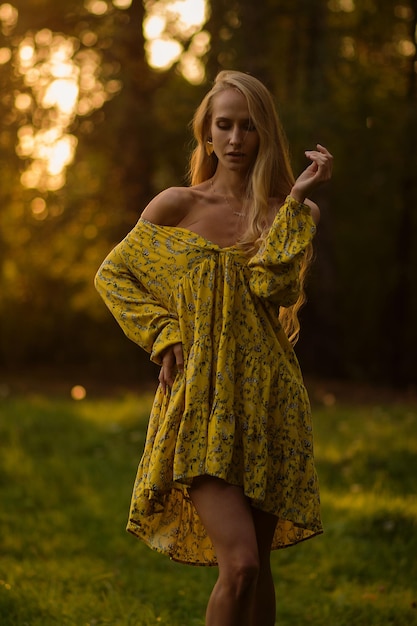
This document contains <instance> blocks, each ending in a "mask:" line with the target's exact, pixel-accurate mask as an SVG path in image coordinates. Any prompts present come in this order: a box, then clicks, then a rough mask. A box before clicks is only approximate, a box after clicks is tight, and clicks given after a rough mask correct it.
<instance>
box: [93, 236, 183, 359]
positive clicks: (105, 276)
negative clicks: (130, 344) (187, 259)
mask: <svg viewBox="0 0 417 626" xmlns="http://www.w3.org/2000/svg"><path fill="white" fill-rule="evenodd" d="M128 237H129V236H128ZM127 245H128V244H127V243H126V240H124V241H122V242H121V243H120V244H119V245H118V246H116V247H115V248H114V250H113V251H112V252H110V254H109V255H108V256H107V258H106V259H105V260H104V262H103V263H102V265H101V267H100V269H99V270H98V272H97V274H96V277H95V286H96V289H97V291H98V292H99V294H100V296H101V297H102V298H103V300H104V302H105V304H106V305H107V307H108V308H109V310H110V312H111V313H112V315H113V316H114V317H115V319H116V320H117V322H118V323H119V325H120V326H121V328H122V330H123V331H124V333H125V335H126V336H127V337H128V338H129V339H131V340H132V341H134V342H135V343H136V344H138V345H139V346H140V347H141V348H143V349H144V350H146V351H147V352H149V353H150V355H151V357H150V358H151V360H152V361H154V362H155V363H157V364H159V365H161V364H162V357H163V354H164V353H165V352H166V350H167V349H168V348H169V347H170V346H172V344H175V343H178V342H180V341H181V335H180V329H179V324H178V319H177V318H176V316H175V315H174V314H172V313H170V312H169V311H168V310H167V309H166V308H165V307H164V306H163V305H162V304H161V303H160V302H158V301H157V299H156V298H155V297H154V296H153V295H152V294H151V293H150V292H149V290H148V289H147V288H146V286H145V285H144V284H143V282H141V281H140V279H139V277H138V275H137V274H138V269H137V267H136V268H135V272H133V271H132V269H131V268H130V267H129V262H128V260H126V254H125V247H126V246H127ZM137 254H138V255H139V256H140V255H141V251H140V250H138V251H137Z"/></svg>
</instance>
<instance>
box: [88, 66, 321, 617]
mask: <svg viewBox="0 0 417 626" xmlns="http://www.w3.org/2000/svg"><path fill="white" fill-rule="evenodd" d="M193 129H194V135H195V139H196V148H195V150H194V152H193V154H192V156H191V162H190V180H191V184H190V186H189V187H175V188H170V189H167V190H165V191H163V192H162V193H160V194H159V195H158V196H156V197H155V198H154V199H153V200H152V201H151V202H150V204H149V205H148V206H147V207H146V208H145V210H144V211H143V213H142V216H141V218H140V219H139V221H138V223H137V225H136V226H135V228H134V229H133V230H132V231H131V232H130V233H129V234H128V235H127V237H126V238H125V239H124V240H123V241H122V242H121V243H120V244H119V245H118V246H116V248H115V249H114V250H113V251H112V252H111V253H110V254H109V256H108V257H107V259H106V260H105V261H104V263H103V264H102V266H101V268H100V270H99V272H98V274H97V277H96V286H97V289H98V291H99V292H100V294H101V296H102V297H103V299H104V301H105V302H106V304H107V306H108V307H109V309H110V311H111V312H112V313H113V315H114V316H115V318H116V320H117V321H118V322H119V324H120V325H121V327H122V328H123V330H124V332H125V333H126V335H127V336H128V337H129V338H130V339H132V340H133V341H135V342H136V343H137V344H138V345H139V346H140V347H142V348H143V349H145V350H147V351H148V352H149V353H150V355H151V357H150V358H151V359H152V360H153V361H154V362H156V363H158V364H159V365H160V366H161V369H160V374H159V382H160V384H159V387H158V389H157V392H156V396H155V401H154V404H153V408H152V412H151V416H150V422H149V427H148V433H147V439H146V443H145V448H144V453H143V456H142V459H141V462H140V465H139V469H138V473H137V478H136V482H135V486H134V491H133V496H132V503H131V510H130V515H129V521H128V530H129V531H130V532H131V533H133V534H134V535H136V536H137V537H140V538H141V539H142V540H144V541H145V542H146V543H147V544H148V545H149V546H150V547H152V548H154V549H155V550H158V551H160V552H162V553H165V554H167V555H169V556H170V557H171V558H173V559H175V560H178V561H181V562H183V563H189V564H194V565H218V573H219V575H218V580H217V582H216V585H215V587H214V589H213V591H212V594H211V596H210V600H209V603H208V607H207V612H206V624H207V626H261V625H262V626H273V624H274V623H275V593H274V583H273V580H272V575H271V569H270V553H271V550H273V549H276V548H282V547H286V546H290V545H293V544H296V543H298V542H299V541H302V540H304V539H307V538H309V537H313V536H314V535H317V534H319V533H321V532H322V526H321V521H320V510H319V506H320V505H319V488H318V482H317V476H316V472H315V467H314V458H313V441H312V426H311V415H310V406H309V401H308V397H307V393H306V390H305V387H304V384H303V380H302V375H301V372H300V369H299V365H298V362H297V359H296V356H295V354H294V350H293V347H292V343H293V342H294V341H295V340H296V338H297V335H298V330H299V324H298V320H297V310H298V309H299V307H300V306H301V304H302V303H303V301H304V291H303V281H304V276H305V270H306V267H307V265H308V263H309V259H310V256H311V255H310V250H311V241H312V238H313V235H314V233H315V230H316V226H315V224H316V223H317V221H318V219H319V209H318V207H317V205H315V204H314V203H313V202H311V201H310V200H308V199H307V196H308V195H309V194H310V193H311V192H312V191H313V190H314V189H315V188H316V187H317V186H318V185H320V184H322V183H323V182H325V181H327V180H328V179H329V178H330V176H331V169H332V156H331V154H330V153H329V152H328V150H327V149H326V148H324V147H323V146H321V145H317V147H316V149H315V150H309V151H307V152H306V156H307V157H308V158H309V159H310V161H311V164H310V165H309V166H308V167H307V168H306V170H305V171H304V172H303V173H302V174H301V175H300V176H299V177H298V178H297V180H294V178H293V175H292V172H291V167H290V164H289V158H288V152H287V147H286V142H285V138H284V134H283V131H282V129H281V127H280V123H279V120H278V117H277V114H276V111H275V108H274V104H273V99H272V97H271V95H270V93H269V92H268V90H267V89H266V88H265V87H264V85H263V84H262V83H261V82H259V81H258V80H257V79H255V78H254V77H252V76H250V75H247V74H244V73H241V72H234V71H223V72H220V74H219V75H218V76H217V78H216V80H215V83H214V86H213V88H212V89H211V91H210V92H209V93H208V94H207V95H206V97H205V98H204V100H203V101H202V103H201V105H200V107H199V108H198V110H197V112H196V114H195V117H194V123H193Z"/></svg>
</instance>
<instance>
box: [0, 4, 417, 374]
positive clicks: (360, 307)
mask: <svg viewBox="0 0 417 626" xmlns="http://www.w3.org/2000/svg"><path fill="white" fill-rule="evenodd" d="M187 7H188V8H187ZM185 9H187V11H188V13H184V10H185ZM187 16H188V17H187ZM0 21H1V27H2V40H1V41H0V125H1V126H0V281H1V282H0V368H1V369H2V370H4V371H5V372H8V373H9V374H13V373H16V374H19V375H20V374H22V375H23V374H24V373H25V372H26V373H27V372H32V371H34V370H36V369H37V370H39V369H40V368H47V369H48V370H49V371H54V372H55V373H56V375H58V376H65V375H66V373H67V372H69V371H77V372H78V373H79V374H80V377H81V375H82V374H84V375H85V376H91V377H96V378H99V379H101V380H103V381H104V382H105V383H106V382H108V383H110V381H118V382H120V381H123V380H132V381H137V382H141V381H146V380H148V379H149V376H153V375H154V370H153V366H150V365H149V358H148V356H147V355H146V354H145V353H143V352H142V351H141V350H139V349H138V348H137V347H136V346H134V345H133V344H131V343H130V342H129V341H128V340H127V339H125V338H124V337H123V335H122V333H121V331H120V329H119V328H118V327H117V325H116V323H115V321H114V320H113V319H112V318H111V316H110V314H109V313H108V311H107V310H106V308H105V306H104V305H103V303H102V302H101V300H100V299H99V297H98V295H97V294H96V292H95V290H94V287H93V278H94V274H95V272H96V270H97V268H98V267H99V265H100V263H101V262H102V260H103V259H104V257H105V256H106V254H107V253H108V251H109V250H110V249H111V248H112V246H114V245H115V244H116V243H117V242H118V241H120V240H121V239H122V238H123V237H124V235H125V234H127V232H128V231H129V230H130V229H131V228H132V227H133V226H134V224H135V223H136V221H137V219H138V218H139V216H140V213H141V211H142V209H143V208H144V207H145V205H146V203H147V202H148V201H149V200H150V198H151V197H152V196H153V195H154V194H156V193H157V192H159V191H160V190H162V189H163V188H165V187H168V186H170V185H178V184H180V185H181V184H186V183H187V180H186V168H187V159H188V155H189V153H190V150H191V134H190V128H189V122H190V120H191V118H192V115H193V112H194V110H195V108H196V106H197V105H198V103H199V101H200V100H201V97H202V96H203V94H204V93H205V92H206V91H207V90H208V89H209V87H210V84H211V82H212V80H213V78H214V76H215V74H216V73H217V71H218V70H220V69H223V68H233V69H239V70H243V71H248V72H251V73H253V74H254V75H256V76H257V77H259V78H260V79H261V80H263V81H264V82H265V83H266V84H267V86H268V87H269V89H270V90H271V91H272V93H273V94H274V97H275V99H276V102H277V107H278V110H279V113H280V115H281V118H282V120H283V124H284V127H285V129H286V133H287V136H288V139H289V143H290V146H291V154H292V159H293V166H294V171H295V172H296V173H297V172H299V171H301V170H302V169H303V168H304V167H305V165H306V161H305V158H304V150H305V149H308V148H311V147H313V146H314V145H315V144H316V143H317V142H320V143H322V144H324V145H326V146H327V147H328V148H329V149H330V151H331V152H332V153H333V154H334V157H335V171H334V177H333V180H332V182H331V184H330V185H329V186H327V187H326V188H323V189H322V190H320V191H319V192H318V193H317V195H316V196H315V198H314V199H315V200H316V201H317V202H318V203H319V204H320V206H321V209H322V221H321V224H320V227H319V233H318V237H317V239H316V261H315V264H314V267H313V269H312V272H311V274H310V280H309V284H308V299H309V302H308V305H307V306H306V307H305V309H304V310H303V312H302V315H301V317H302V320H301V321H302V334H301V339H300V341H299V343H298V344H297V353H298V356H299V358H300V361H301V364H302V367H303V369H304V371H305V372H306V374H308V375H314V376H316V377H333V378H337V379H343V380H350V381H362V382H367V383H382V384H384V385H393V386H399V385H401V386H413V385H415V383H416V367H415V357H414V355H415V354H416V353H417V324H416V320H417V289H416V279H415V273H416V272H415V270H416V269H417V225H416V219H417V217H416V213H417V211H416V207H417V150H416V143H417V31H416V24H417V0H328V1H326V0H264V1H263V2H254V1H253V0H240V1H237V0H220V1H217V2H216V1H214V0H213V1H211V2H209V1H208V0H207V2H203V1H201V2H200V0H194V2H192V1H190V0H177V1H168V0H146V1H144V2H139V1H135V0H133V2H132V1H131V0H113V1H112V2H111V1H110V0H85V1H84V0H60V1H59V2H57V1H56V0H13V1H12V2H11V3H3V4H0Z"/></svg>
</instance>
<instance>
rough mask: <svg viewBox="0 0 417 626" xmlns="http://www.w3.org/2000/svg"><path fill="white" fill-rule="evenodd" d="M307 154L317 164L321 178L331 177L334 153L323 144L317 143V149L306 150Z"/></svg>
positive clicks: (324, 179) (327, 178)
mask: <svg viewBox="0 0 417 626" xmlns="http://www.w3.org/2000/svg"><path fill="white" fill-rule="evenodd" d="M305 155H306V157H307V158H309V159H311V161H313V163H314V164H315V165H316V166H317V174H318V177H319V178H320V180H323V181H326V180H329V179H330V178H331V175H332V169H333V155H332V154H330V152H329V151H328V150H327V148H325V147H324V146H322V145H321V144H319V143H318V144H317V150H306V152H305Z"/></svg>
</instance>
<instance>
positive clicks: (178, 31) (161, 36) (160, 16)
mask: <svg viewBox="0 0 417 626" xmlns="http://www.w3.org/2000/svg"><path fill="white" fill-rule="evenodd" d="M147 8H148V15H147V17H146V19H145V21H144V24H143V32H144V35H145V38H146V40H147V43H146V53H147V57H148V63H149V65H150V66H151V67H153V68H155V69H159V70H164V69H168V68H169V67H171V66H172V65H173V63H176V62H177V61H179V68H180V71H181V73H182V74H183V76H184V77H185V78H186V79H187V80H188V81H189V82H191V83H195V84H198V83H201V82H202V81H203V80H204V76H205V73H204V65H203V63H202V61H201V57H202V56H203V55H204V54H205V52H206V51H207V48H208V45H209V35H208V33H205V35H204V36H203V38H201V37H200V38H199V36H200V35H202V33H200V32H199V31H200V29H201V26H202V25H203V24H204V22H205V21H206V19H207V3H206V0H173V1H172V2H154V3H152V4H149V6H148V7H147ZM184 39H191V44H190V46H189V47H188V49H187V52H184V46H183V45H182V41H184ZM194 40H196V41H195V42H194ZM203 40H204V45H202V41H203Z"/></svg>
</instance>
